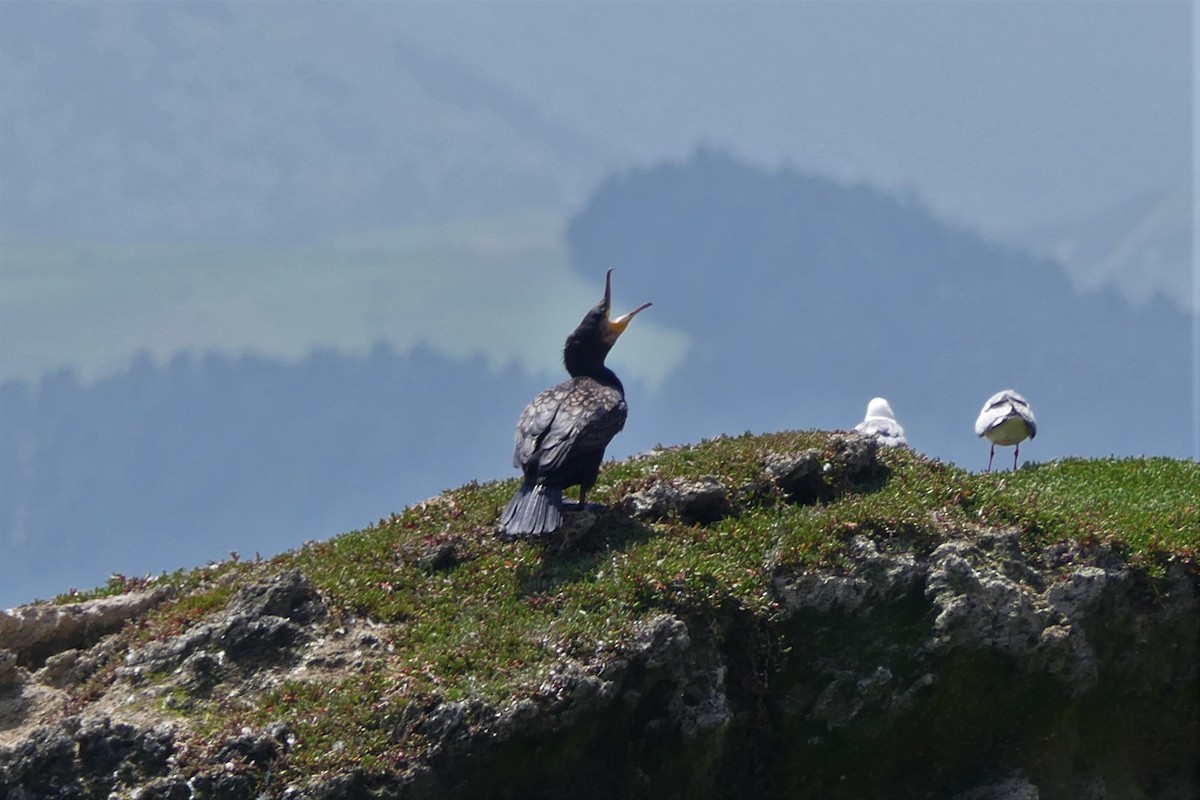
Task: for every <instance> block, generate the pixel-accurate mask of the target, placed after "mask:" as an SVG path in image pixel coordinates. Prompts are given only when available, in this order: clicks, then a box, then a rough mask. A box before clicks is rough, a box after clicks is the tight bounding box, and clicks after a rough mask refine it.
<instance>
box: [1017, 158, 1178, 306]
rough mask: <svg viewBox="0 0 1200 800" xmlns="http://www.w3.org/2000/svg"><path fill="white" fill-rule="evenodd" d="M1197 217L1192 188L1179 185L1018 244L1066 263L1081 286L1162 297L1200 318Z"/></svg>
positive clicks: (1029, 235)
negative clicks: (1194, 236) (1195, 264)
mask: <svg viewBox="0 0 1200 800" xmlns="http://www.w3.org/2000/svg"><path fill="white" fill-rule="evenodd" d="M1196 214H1197V209H1196V208H1195V207H1194V205H1193V199H1192V189H1191V186H1190V185H1189V184H1188V183H1187V182H1186V181H1180V182H1179V183H1177V184H1176V185H1174V186H1171V187H1167V188H1164V189H1161V190H1158V191H1148V192H1144V193H1143V194H1142V195H1140V196H1138V197H1136V198H1133V199H1131V200H1129V201H1128V202H1126V203H1122V204H1121V205H1119V206H1117V207H1115V208H1111V209H1108V210H1107V211H1105V212H1103V213H1100V214H1096V215H1092V216H1088V217H1083V218H1081V219H1076V220H1068V221H1065V222H1062V223H1059V224H1057V225H1053V226H1050V227H1048V228H1041V229H1038V230H1033V231H1028V232H1026V233H1025V234H1023V235H1021V236H1019V237H1018V240H1019V241H1020V242H1022V243H1024V244H1025V245H1027V246H1030V247H1031V248H1032V249H1033V250H1034V251H1035V252H1038V253H1042V254H1044V255H1046V256H1049V257H1051V258H1054V259H1055V260H1057V261H1059V262H1060V263H1062V264H1064V265H1066V266H1067V268H1068V270H1069V271H1070V274H1071V277H1072V279H1073V280H1074V281H1075V282H1076V283H1077V284H1078V285H1079V286H1081V287H1084V288H1096V287H1100V286H1112V287H1115V288H1117V289H1119V290H1120V291H1121V293H1122V294H1124V295H1125V296H1126V297H1129V298H1130V299H1132V300H1133V301H1134V302H1135V303H1144V302H1146V301H1147V300H1149V299H1150V298H1151V297H1154V296H1155V295H1162V296H1163V297H1165V298H1167V299H1169V300H1170V301H1171V302H1173V303H1175V304H1176V305H1178V306H1179V307H1180V308H1183V309H1185V310H1190V311H1191V313H1193V314H1200V297H1198V296H1197V295H1196V284H1195V281H1196V280H1198V278H1197V277H1196V275H1195V274H1194V269H1193V262H1192V258H1193V253H1192V234H1193V229H1194V227H1195V226H1196V225H1197V217H1196Z"/></svg>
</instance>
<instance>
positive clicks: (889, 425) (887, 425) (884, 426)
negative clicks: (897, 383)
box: [854, 397, 908, 447]
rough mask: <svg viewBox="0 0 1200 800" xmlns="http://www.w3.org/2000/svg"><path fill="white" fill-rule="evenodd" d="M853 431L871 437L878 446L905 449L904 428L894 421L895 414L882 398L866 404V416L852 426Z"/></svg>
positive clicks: (873, 399)
mask: <svg viewBox="0 0 1200 800" xmlns="http://www.w3.org/2000/svg"><path fill="white" fill-rule="evenodd" d="M854 430H856V431H858V432H859V433H861V434H864V435H866V436H873V437H874V438H875V439H876V440H877V441H878V442H879V443H880V444H883V445H887V446H888V447H907V446H908V439H905V438H904V428H903V427H902V426H901V425H900V423H899V422H897V421H896V414H895V413H894V412H893V411H892V407H891V406H890V405H888V401H887V400H885V399H884V398H882V397H875V398H872V400H871V402H870V403H868V404H867V416H866V417H864V418H863V421H862V422H860V423H858V424H857V425H855V426H854Z"/></svg>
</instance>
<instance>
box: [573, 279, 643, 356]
mask: <svg viewBox="0 0 1200 800" xmlns="http://www.w3.org/2000/svg"><path fill="white" fill-rule="evenodd" d="M651 305H653V303H642V304H641V305H640V306H638V307H637V308H635V309H634V310H633V311H630V312H629V313H628V314H622V315H621V316H619V317H617V318H616V319H609V316H608V315H609V312H610V311H611V310H612V270H611V269H610V270H609V271H608V272H606V273H605V274H604V299H603V300H601V301H600V304H599V305H598V306H596V307H595V308H594V309H592V310H591V311H590V312H589V316H590V315H591V314H596V315H598V317H599V318H598V319H597V321H596V325H597V330H598V331H599V333H600V339H601V341H603V342H604V343H605V344H606V345H608V346H609V347H610V348H611V347H612V346H613V344H614V343H615V342H616V341H617V337H618V336H620V335H621V334H622V333H624V332H625V329H626V328H627V327H629V321H630V320H632V319H633V318H634V317H635V316H637V314H638V313H639V312H641V311H645V310H646V309H647V308H649V307H650V306H651ZM585 320H586V317H585Z"/></svg>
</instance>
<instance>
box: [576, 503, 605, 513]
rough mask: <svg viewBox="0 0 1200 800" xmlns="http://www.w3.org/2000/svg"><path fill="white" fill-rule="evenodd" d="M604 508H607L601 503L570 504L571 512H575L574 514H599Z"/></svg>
mask: <svg viewBox="0 0 1200 800" xmlns="http://www.w3.org/2000/svg"><path fill="white" fill-rule="evenodd" d="M606 508H608V506H606V505H604V504H603V503H572V504H571V510H572V511H575V512H583V511H591V512H593V513H599V512H601V511H603V510H604V509H606Z"/></svg>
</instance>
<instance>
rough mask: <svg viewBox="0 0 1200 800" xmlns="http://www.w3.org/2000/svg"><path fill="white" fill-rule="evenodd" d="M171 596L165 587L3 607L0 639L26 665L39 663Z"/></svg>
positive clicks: (88, 642)
mask: <svg viewBox="0 0 1200 800" xmlns="http://www.w3.org/2000/svg"><path fill="white" fill-rule="evenodd" d="M170 596H171V591H170V590H169V589H166V588H158V589H151V590H149V591H145V592H132V593H129V594H123V595H118V596H116V597H104V598H101V599H99V600H91V601H88V602H85V603H69V604H67V605H60V606H56V605H50V604H48V603H39V604H37V605H30V606H21V607H20V608H10V609H7V610H3V609H0V642H2V643H3V646H4V648H5V649H6V650H9V651H11V652H12V653H13V654H14V655H15V656H16V660H17V662H18V663H19V664H21V665H22V666H24V667H35V668H36V667H38V666H40V665H41V663H42V662H43V661H45V659H46V658H47V657H48V656H49V655H52V654H54V653H59V652H62V651H63V650H67V649H70V648H83V647H89V646H91V645H93V644H95V643H96V642H97V641H99V639H100V638H101V637H102V636H104V635H105V634H107V633H111V632H112V631H115V630H116V629H118V628H120V627H121V626H122V625H124V624H125V622H126V620H129V619H132V618H133V617H136V616H137V615H139V614H142V613H144V612H145V611H146V610H147V609H149V608H152V607H153V606H155V605H158V604H159V603H161V602H162V601H163V600H165V599H167V598H168V597H170Z"/></svg>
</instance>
